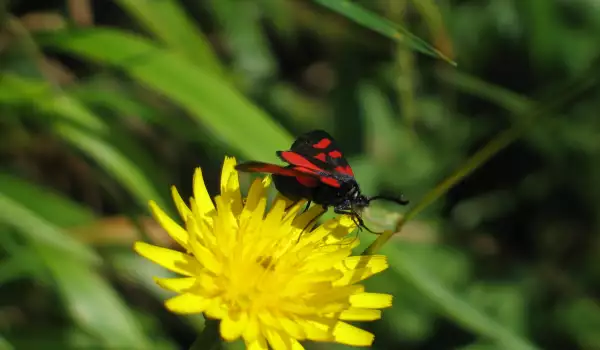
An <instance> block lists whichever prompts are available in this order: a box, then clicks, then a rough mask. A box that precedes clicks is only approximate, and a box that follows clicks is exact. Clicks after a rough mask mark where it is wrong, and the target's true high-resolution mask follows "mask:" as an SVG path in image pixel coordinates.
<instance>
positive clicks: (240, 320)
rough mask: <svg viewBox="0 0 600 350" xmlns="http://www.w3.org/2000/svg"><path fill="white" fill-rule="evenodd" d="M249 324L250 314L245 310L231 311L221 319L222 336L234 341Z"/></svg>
mask: <svg viewBox="0 0 600 350" xmlns="http://www.w3.org/2000/svg"><path fill="white" fill-rule="evenodd" d="M247 325H248V314H247V313H245V312H235V313H231V312H230V313H229V315H228V316H227V317H225V318H223V320H222V321H221V325H220V330H221V336H222V337H223V339H225V340H227V341H232V340H235V339H237V338H239V336H240V335H241V334H242V333H243V332H244V329H245V328H246V326H247Z"/></svg>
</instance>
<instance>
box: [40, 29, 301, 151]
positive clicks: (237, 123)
mask: <svg viewBox="0 0 600 350" xmlns="http://www.w3.org/2000/svg"><path fill="white" fill-rule="evenodd" d="M41 43H42V44H44V45H46V46H51V47H54V48H56V49H59V50H61V51H66V52H69V53H71V54H75V55H80V56H83V57H84V58H87V59H92V60H95V61H99V62H101V63H105V64H109V65H114V66H116V67H118V68H120V69H122V70H124V71H125V72H127V73H128V74H129V75H131V76H132V77H133V78H135V79H137V80H138V81H139V82H140V83H142V84H144V85H145V86H147V87H149V88H151V89H154V90H155V91H157V92H159V93H161V94H164V95H165V96H167V97H169V98H170V99H172V100H173V102H175V103H177V104H179V105H181V106H182V107H183V108H185V109H186V110H187V111H188V112H189V113H190V114H191V115H192V116H193V117H194V118H195V119H196V120H197V121H198V122H199V123H200V124H201V125H202V126H203V127H205V128H206V129H207V132H206V133H205V135H210V137H211V138H216V139H218V140H219V141H221V142H222V143H223V144H225V145H230V146H231V147H232V148H233V149H235V150H236V151H237V152H239V153H240V154H241V155H243V156H245V157H248V158H254V159H261V160H265V161H269V160H275V159H276V157H275V154H274V152H273V150H274V149H280V148H281V147H287V146H288V145H290V144H291V143H292V138H291V136H290V135H289V134H288V133H287V132H286V131H285V130H284V129H283V128H282V127H281V126H280V125H278V124H277V123H275V122H274V121H273V120H272V119H271V118H269V116H268V115H267V114H266V113H265V112H264V111H262V110H261V109H260V108H258V107H257V106H255V105H254V104H253V103H252V102H250V101H249V100H248V99H247V98H245V97H244V96H243V95H242V94H240V93H239V92H238V91H237V90H235V89H234V88H232V87H231V85H230V84H229V83H227V82H226V81H224V80H223V79H221V78H219V77H218V76H217V75H215V74H214V72H211V71H210V70H209V69H206V68H204V67H198V66H195V65H193V64H191V63H190V62H189V61H187V60H184V59H181V57H179V56H178V55H176V54H174V53H172V52H170V51H168V50H165V49H161V48H159V47H158V46H156V45H155V44H154V43H152V42H150V41H148V40H146V39H144V38H141V37H139V36H135V35H132V34H127V33H124V32H120V31H117V30H112V29H101V28H93V29H83V30H75V31H74V30H71V31H69V32H60V33H53V34H52V35H50V36H46V37H45V38H44V39H41Z"/></svg>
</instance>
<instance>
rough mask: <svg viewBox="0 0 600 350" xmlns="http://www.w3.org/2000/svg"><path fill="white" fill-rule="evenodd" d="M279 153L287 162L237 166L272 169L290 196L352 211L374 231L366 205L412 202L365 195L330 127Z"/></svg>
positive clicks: (277, 183)
mask: <svg viewBox="0 0 600 350" xmlns="http://www.w3.org/2000/svg"><path fill="white" fill-rule="evenodd" d="M276 153H277V156H278V157H279V158H280V159H281V160H283V161H284V162H286V163H288V165H287V166H280V165H276V164H269V163H263V162H256V161H250V162H245V163H240V164H238V165H237V166H236V169H237V170H240V171H244V172H258V173H270V174H272V176H273V182H274V183H275V187H276V188H277V190H278V191H279V192H280V193H281V194H283V195H284V196H286V197H287V198H289V199H291V200H294V201H298V200H300V199H306V200H308V204H307V208H308V206H310V203H311V202H312V203H316V204H319V205H321V206H322V207H323V209H324V210H327V209H328V208H329V207H333V209H334V211H335V213H337V214H345V215H350V216H351V217H352V219H353V220H354V221H355V222H356V224H357V225H358V226H359V227H363V228H365V229H366V230H368V231H369V232H372V233H377V232H373V231H371V230H370V229H369V228H367V227H366V226H365V224H364V221H363V219H362V217H361V213H362V211H363V209H364V208H366V207H367V206H369V204H370V203H371V202H372V201H374V200H378V199H382V200H388V201H392V202H395V203H397V204H400V205H406V204H408V201H407V200H405V199H402V198H394V197H387V196H374V197H367V196H364V195H363V194H362V193H361V191H360V187H359V185H358V183H357V182H356V179H355V178H354V172H353V171H352V167H350V165H349V164H348V161H347V160H346V158H344V155H343V153H342V152H341V151H340V149H339V148H338V147H337V144H336V142H335V140H334V139H333V138H332V137H331V135H329V134H328V133H327V132H326V131H323V130H313V131H310V132H308V133H306V134H303V135H301V136H299V137H298V138H297V139H296V141H294V143H293V144H292V147H291V148H290V150H289V151H277V152H276Z"/></svg>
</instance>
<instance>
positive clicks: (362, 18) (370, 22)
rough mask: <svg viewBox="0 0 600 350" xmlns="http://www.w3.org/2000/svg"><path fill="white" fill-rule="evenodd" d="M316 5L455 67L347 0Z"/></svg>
mask: <svg viewBox="0 0 600 350" xmlns="http://www.w3.org/2000/svg"><path fill="white" fill-rule="evenodd" d="M314 1H315V2H316V3H318V4H320V5H322V6H325V7H327V8H329V9H331V10H333V11H335V12H337V13H339V14H341V15H343V16H345V17H347V18H348V19H351V20H352V21H354V22H356V23H358V24H360V25H362V26H365V27H367V28H369V29H371V30H373V31H375V32H377V33H379V34H382V35H385V36H387V37H388V38H390V39H392V40H394V41H397V42H399V43H401V44H404V45H406V46H407V47H409V48H411V49H413V50H415V51H419V52H421V53H424V54H426V55H430V56H433V57H436V58H441V59H442V60H444V61H446V62H448V63H450V64H452V65H454V66H455V65H456V62H454V61H453V60H452V59H451V58H449V57H447V56H446V55H444V54H443V53H442V52H441V51H439V50H438V49H436V48H434V47H433V46H431V45H429V44H428V43H427V42H426V41H424V40H423V39H421V38H419V37H418V36H416V35H414V34H412V33H411V32H410V31H408V30H407V29H406V28H404V27H403V26H401V25H398V24H395V23H393V22H391V21H389V20H387V19H385V18H383V17H381V16H378V15H377V14H375V13H372V12H370V11H368V10H366V9H364V8H362V7H360V6H358V5H356V4H354V3H351V2H350V1H347V0H314Z"/></svg>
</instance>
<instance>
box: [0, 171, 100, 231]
mask: <svg viewBox="0 0 600 350" xmlns="http://www.w3.org/2000/svg"><path fill="white" fill-rule="evenodd" d="M0 193H2V194H4V195H6V196H8V197H11V198H13V199H15V200H17V201H19V202H20V203H21V204H22V205H23V206H24V207H26V208H27V209H29V210H31V211H32V212H35V213H36V215H39V216H40V217H41V218H43V219H44V220H47V221H49V222H51V223H53V224H54V225H58V226H60V227H73V226H78V225H83V224H86V223H89V222H90V221H92V220H93V219H94V214H93V213H92V211H91V210H89V209H87V208H84V207H83V206H81V205H79V204H77V203H75V202H73V201H71V200H70V199H68V198H66V197H63V196H61V195H60V194H58V193H55V192H53V191H51V190H50V189H47V188H43V187H40V186H38V185H36V184H33V183H30V182H28V181H25V180H23V179H19V178H17V177H15V176H12V175H9V174H2V173H0Z"/></svg>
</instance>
